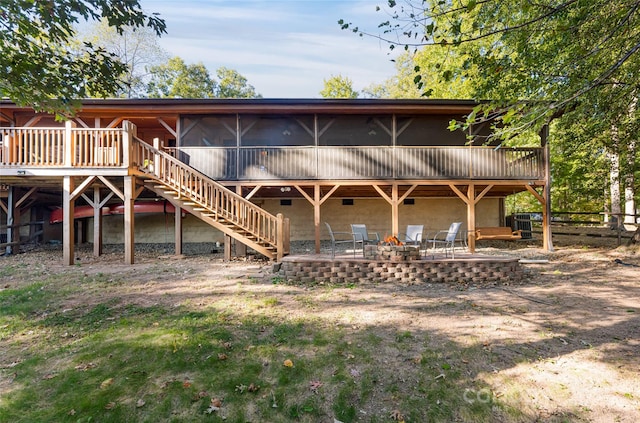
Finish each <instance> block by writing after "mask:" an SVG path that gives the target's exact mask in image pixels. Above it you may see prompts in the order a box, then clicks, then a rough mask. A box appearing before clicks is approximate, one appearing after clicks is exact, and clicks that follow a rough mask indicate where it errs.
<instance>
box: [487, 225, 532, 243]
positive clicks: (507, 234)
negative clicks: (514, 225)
mask: <svg viewBox="0 0 640 423" xmlns="http://www.w3.org/2000/svg"><path fill="white" fill-rule="evenodd" d="M521 238H522V230H521V229H518V230H517V231H514V230H513V229H511V228H510V227H508V226H497V227H489V228H476V240H481V239H502V240H513V239H521Z"/></svg>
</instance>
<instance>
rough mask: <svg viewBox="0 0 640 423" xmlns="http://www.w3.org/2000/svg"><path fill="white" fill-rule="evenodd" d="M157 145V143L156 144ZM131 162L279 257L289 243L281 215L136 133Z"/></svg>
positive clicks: (181, 197)
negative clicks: (151, 143)
mask: <svg viewBox="0 0 640 423" xmlns="http://www.w3.org/2000/svg"><path fill="white" fill-rule="evenodd" d="M156 145H157V143H156ZM131 159H132V160H131V165H132V166H134V167H136V168H137V169H138V170H140V171H141V172H143V173H146V174H148V175H152V176H153V178H154V179H156V180H157V181H159V182H160V183H162V184H163V185H165V186H167V187H169V188H170V189H171V190H173V191H175V192H176V193H177V195H178V198H179V199H182V200H188V201H191V202H193V203H196V204H198V205H199V206H201V207H202V208H204V209H206V210H207V213H208V215H209V216H210V217H211V218H213V219H214V220H217V221H226V222H229V223H230V224H232V225H233V226H235V227H236V230H237V229H240V230H242V231H244V232H246V233H247V234H251V235H252V236H254V237H255V238H256V241H257V242H258V243H260V244H263V245H264V244H268V245H271V246H273V247H275V248H276V251H277V255H278V259H280V258H281V257H282V255H283V254H284V251H285V246H286V245H287V244H288V242H287V241H288V238H289V237H288V236H287V235H288V234H287V233H286V232H287V231H286V230H287V229H288V225H286V224H285V219H284V217H283V215H282V214H280V213H279V214H278V215H277V216H274V215H272V214H270V213H268V212H267V211H265V210H263V209H261V208H260V207H258V206H257V205H255V204H253V203H252V202H250V201H248V200H246V199H245V198H243V197H242V196H240V195H238V194H236V193H235V192H233V191H231V190H229V189H228V188H227V187H225V186H223V185H222V184H220V183H218V182H216V181H214V180H213V179H211V178H209V177H208V176H206V175H204V174H203V173H201V172H199V171H197V170H195V169H193V168H191V167H190V166H188V165H187V164H185V163H183V162H181V161H180V160H178V159H176V158H174V157H173V156H171V155H169V154H167V153H165V152H163V151H161V150H160V149H159V148H157V146H156V147H154V146H152V145H150V144H148V143H146V142H144V141H143V140H141V139H139V138H137V137H136V136H134V137H133V139H132V157H131Z"/></svg>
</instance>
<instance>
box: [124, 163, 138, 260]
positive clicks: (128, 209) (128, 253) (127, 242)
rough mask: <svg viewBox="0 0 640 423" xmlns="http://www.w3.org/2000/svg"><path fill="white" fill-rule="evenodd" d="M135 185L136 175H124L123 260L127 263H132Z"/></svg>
mask: <svg viewBox="0 0 640 423" xmlns="http://www.w3.org/2000/svg"><path fill="white" fill-rule="evenodd" d="M135 187H136V177H135V176H125V177H124V260H125V263H127V264H133V263H134V261H135V260H134V246H135V240H134V229H135V225H134V223H135V215H134V208H133V206H134V202H135V196H134V195H135Z"/></svg>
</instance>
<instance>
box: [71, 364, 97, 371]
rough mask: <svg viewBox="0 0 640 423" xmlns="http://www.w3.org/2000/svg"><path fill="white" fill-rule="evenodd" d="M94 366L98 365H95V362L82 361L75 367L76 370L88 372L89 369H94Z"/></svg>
mask: <svg viewBox="0 0 640 423" xmlns="http://www.w3.org/2000/svg"><path fill="white" fill-rule="evenodd" d="M94 367H96V365H95V364H93V363H82V364H78V365H77V366H76V367H75V369H76V370H80V371H83V372H86V371H87V370H89V369H93V368H94Z"/></svg>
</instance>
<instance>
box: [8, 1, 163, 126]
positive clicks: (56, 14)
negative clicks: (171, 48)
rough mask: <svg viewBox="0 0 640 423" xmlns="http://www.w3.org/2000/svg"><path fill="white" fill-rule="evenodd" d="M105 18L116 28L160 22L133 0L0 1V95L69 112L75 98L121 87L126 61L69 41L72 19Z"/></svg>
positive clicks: (153, 25)
mask: <svg viewBox="0 0 640 423" xmlns="http://www.w3.org/2000/svg"><path fill="white" fill-rule="evenodd" d="M101 18H104V19H106V21H107V22H108V24H109V26H112V27H114V28H116V30H117V31H118V32H122V31H124V28H126V27H133V28H140V27H145V26H147V27H149V28H151V29H152V30H153V31H154V32H155V33H156V34H157V35H160V34H162V33H164V32H165V23H164V21H163V20H162V19H160V18H159V17H157V16H156V15H155V14H152V15H147V14H145V13H144V12H143V11H142V9H141V7H140V4H139V2H138V1H137V0H131V1H105V0H65V1H2V2H0V46H1V48H2V55H0V96H6V97H9V98H11V99H12V100H13V101H15V102H16V103H17V104H19V105H28V106H30V107H33V108H34V109H35V110H37V111H46V112H52V113H57V114H72V113H73V112H74V110H75V109H76V108H77V106H78V105H79V104H78V100H79V99H82V98H86V97H90V96H97V97H106V96H109V95H112V94H114V93H115V92H117V91H118V90H119V89H120V88H121V87H122V83H123V82H122V75H123V74H124V73H125V72H126V70H127V67H126V64H124V63H122V62H121V61H120V60H119V59H118V58H117V57H115V56H114V55H112V54H110V53H109V52H107V51H106V50H105V49H104V48H101V47H97V46H94V45H93V44H91V43H89V42H84V43H81V44H79V45H74V43H73V42H72V41H73V40H74V37H75V35H76V31H75V29H74V25H75V24H77V23H78V22H80V21H81V20H96V21H97V20H99V19H101Z"/></svg>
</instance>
